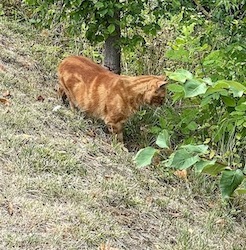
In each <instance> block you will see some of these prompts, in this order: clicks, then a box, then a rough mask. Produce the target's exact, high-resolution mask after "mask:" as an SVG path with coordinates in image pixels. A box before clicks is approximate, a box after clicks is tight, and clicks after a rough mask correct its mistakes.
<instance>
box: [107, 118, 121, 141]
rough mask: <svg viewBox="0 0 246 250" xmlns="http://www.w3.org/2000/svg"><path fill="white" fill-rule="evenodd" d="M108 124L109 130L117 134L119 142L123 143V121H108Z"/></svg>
mask: <svg viewBox="0 0 246 250" xmlns="http://www.w3.org/2000/svg"><path fill="white" fill-rule="evenodd" d="M105 123H106V124H107V126H108V130H109V131H110V132H111V133H112V134H113V135H116V138H117V140H118V141H119V142H122V143H123V123H122V122H118V123H113V122H106V121H105Z"/></svg>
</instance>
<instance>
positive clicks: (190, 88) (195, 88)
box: [184, 79, 208, 97]
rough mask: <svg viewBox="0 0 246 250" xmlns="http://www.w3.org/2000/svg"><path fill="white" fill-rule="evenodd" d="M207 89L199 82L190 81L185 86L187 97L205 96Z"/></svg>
mask: <svg viewBox="0 0 246 250" xmlns="http://www.w3.org/2000/svg"><path fill="white" fill-rule="evenodd" d="M207 88H208V87H207V86H206V84H205V83H203V82H200V81H199V80H196V79H191V80H188V81H187V82H186V83H185V86H184V91H185V97H194V96H198V95H201V94H204V93H205V92H206V91H207Z"/></svg>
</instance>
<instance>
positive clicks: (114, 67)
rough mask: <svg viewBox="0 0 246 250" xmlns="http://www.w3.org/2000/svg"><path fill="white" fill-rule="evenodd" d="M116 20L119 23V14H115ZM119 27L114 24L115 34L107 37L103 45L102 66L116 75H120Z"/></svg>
mask: <svg viewBox="0 0 246 250" xmlns="http://www.w3.org/2000/svg"><path fill="white" fill-rule="evenodd" d="M115 18H116V20H118V21H120V13H119V12H118V13H115ZM120 59H121V49H120V26H119V25H116V24H115V32H114V33H113V34H112V35H111V36H109V37H108V38H107V39H106V41H105V45H104V66H105V67H107V68H108V69H109V70H111V71H113V72H114V73H116V74H120V72H121V67H120Z"/></svg>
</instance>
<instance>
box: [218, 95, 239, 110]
mask: <svg viewBox="0 0 246 250" xmlns="http://www.w3.org/2000/svg"><path fill="white" fill-rule="evenodd" d="M221 98H222V101H223V102H224V103H225V105H226V106H227V107H235V106H236V101H235V99H233V98H231V97H229V96H222V97H221Z"/></svg>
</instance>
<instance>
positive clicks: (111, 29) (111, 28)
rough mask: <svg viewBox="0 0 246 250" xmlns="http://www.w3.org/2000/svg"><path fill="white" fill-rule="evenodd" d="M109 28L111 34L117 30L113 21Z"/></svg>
mask: <svg viewBox="0 0 246 250" xmlns="http://www.w3.org/2000/svg"><path fill="white" fill-rule="evenodd" d="M107 29H108V32H109V34H112V33H113V32H114V31H115V25H114V24H112V23H111V24H110V25H109V26H108V28H107Z"/></svg>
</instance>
